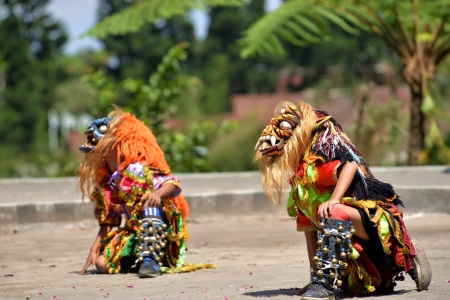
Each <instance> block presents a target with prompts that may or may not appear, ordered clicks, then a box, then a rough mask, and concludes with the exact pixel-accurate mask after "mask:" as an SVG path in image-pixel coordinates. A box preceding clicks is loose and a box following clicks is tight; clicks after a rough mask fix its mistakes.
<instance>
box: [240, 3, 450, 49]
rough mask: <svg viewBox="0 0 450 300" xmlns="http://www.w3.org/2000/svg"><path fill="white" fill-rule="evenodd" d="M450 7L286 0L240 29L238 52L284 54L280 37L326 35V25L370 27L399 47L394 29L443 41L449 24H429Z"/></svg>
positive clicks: (312, 39)
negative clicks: (416, 20)
mask: <svg viewBox="0 0 450 300" xmlns="http://www.w3.org/2000/svg"><path fill="white" fill-rule="evenodd" d="M415 4H416V5H417V6H416V7H415V6H414V5H415ZM449 8H450V3H449V2H448V1H445V0H431V1H410V0H402V1H398V0H395V1H393V0H384V1H371V2H370V4H369V3H368V2H367V1H361V0H356V1H354V0H343V1H334V0H311V1H304V0H290V1H286V2H285V3H284V4H283V5H281V6H280V7H279V8H278V9H277V10H275V11H273V12H272V13H269V14H267V15H265V16H264V17H263V18H261V19H260V20H258V22H256V23H255V24H253V25H252V27H250V28H249V29H248V30H247V31H246V32H245V33H244V37H243V38H242V39H241V40H240V45H241V46H242V48H243V49H242V52H241V55H242V56H243V57H249V56H252V55H255V54H277V55H285V54H286V52H285V49H284V46H283V43H282V41H288V42H289V43H292V44H295V45H297V46H300V47H304V46H307V45H309V44H311V43H322V42H324V41H330V40H331V37H330V35H329V33H330V29H331V28H332V27H334V26H337V27H339V28H341V29H343V30H344V31H346V32H348V33H351V34H358V33H360V31H361V30H363V31H372V32H375V33H376V34H377V35H379V37H380V38H382V39H383V40H384V41H385V42H386V43H387V44H389V46H391V47H394V48H396V47H401V45H399V44H398V43H400V42H401V41H400V40H397V39H396V38H395V37H393V35H392V33H393V32H394V31H396V33H398V34H399V35H400V36H403V35H404V34H409V35H413V32H417V34H419V35H420V39H421V40H423V41H424V39H427V38H428V39H430V37H434V38H438V39H439V41H438V44H440V45H443V44H445V43H448V42H447V41H446V36H447V34H448V33H449V32H450V29H449V28H448V26H443V27H442V28H441V29H440V30H442V31H440V30H437V31H434V32H431V31H430V28H432V27H433V26H436V25H439V24H441V23H442V24H444V23H445V22H447V21H448V20H449V17H450V9H449ZM414 10H416V11H417V12H418V13H419V14H420V17H421V21H422V22H421V24H420V27H418V25H415V24H414V22H415V20H414V18H413V14H412V13H411V12H412V11H414ZM398 22H401V23H398ZM396 23H397V25H398V26H397V25H395V24H396ZM407 39H408V38H407ZM412 40H414V37H413V38H412ZM410 42H411V40H410ZM396 43H397V44H396ZM447 45H448V44H447Z"/></svg>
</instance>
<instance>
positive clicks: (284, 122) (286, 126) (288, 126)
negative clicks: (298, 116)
mask: <svg viewBox="0 0 450 300" xmlns="http://www.w3.org/2000/svg"><path fill="white" fill-rule="evenodd" d="M280 128H281V129H292V126H291V124H289V122H286V121H283V122H281V123H280Z"/></svg>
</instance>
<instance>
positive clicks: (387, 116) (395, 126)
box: [349, 99, 407, 166]
mask: <svg viewBox="0 0 450 300" xmlns="http://www.w3.org/2000/svg"><path fill="white" fill-rule="evenodd" d="M401 104H402V102H401V101H399V100H398V99H390V100H389V101H388V102H386V103H382V104H375V103H373V102H372V101H367V102H365V103H364V104H362V105H363V109H362V111H363V115H362V116H360V117H361V120H360V121H361V122H357V123H355V124H354V125H353V126H352V127H351V128H350V130H349V132H351V133H352V134H351V136H355V139H354V140H353V141H354V143H355V144H356V146H357V147H358V149H359V150H360V151H361V152H362V153H363V155H364V160H365V161H366V162H367V163H369V165H378V166H380V165H403V164H405V163H406V157H405V153H404V149H403V146H404V145H405V142H406V135H407V130H406V124H407V118H406V117H405V114H404V112H402V105H401Z"/></svg>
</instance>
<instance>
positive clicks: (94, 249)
mask: <svg viewBox="0 0 450 300" xmlns="http://www.w3.org/2000/svg"><path fill="white" fill-rule="evenodd" d="M110 231H111V226H108V225H101V226H100V228H99V229H98V233H97V236H96V237H95V240H94V243H93V244H92V246H91V250H90V251H89V255H88V257H87V259H86V263H85V264H84V267H83V269H81V271H80V272H79V273H78V274H79V275H83V274H84V273H86V270H87V269H88V268H89V267H90V266H95V261H96V259H97V256H98V254H99V249H100V241H101V240H102V239H104V238H105V236H106V235H107V234H108V232H110Z"/></svg>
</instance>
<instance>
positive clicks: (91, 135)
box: [79, 117, 112, 153]
mask: <svg viewBox="0 0 450 300" xmlns="http://www.w3.org/2000/svg"><path fill="white" fill-rule="evenodd" d="M111 120H112V117H104V118H100V119H97V120H94V121H93V122H92V123H91V126H89V127H88V129H87V130H86V131H85V132H84V135H85V136H86V140H87V141H86V143H84V144H83V145H82V146H81V147H80V148H79V149H80V151H81V152H83V153H89V152H91V151H92V150H94V149H95V147H96V146H97V144H98V141H99V140H100V139H101V138H102V137H103V135H104V134H105V133H106V131H107V130H108V124H109V122H111Z"/></svg>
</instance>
